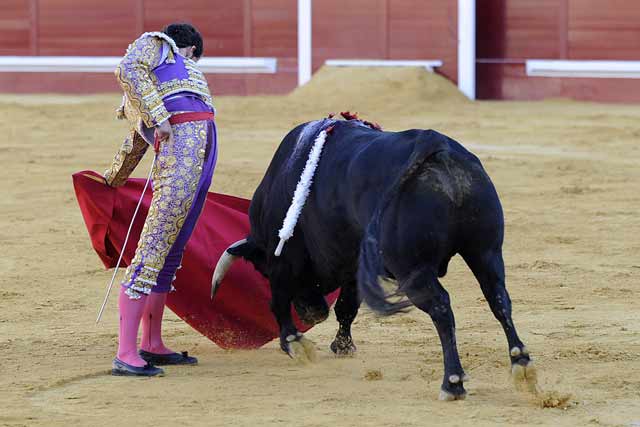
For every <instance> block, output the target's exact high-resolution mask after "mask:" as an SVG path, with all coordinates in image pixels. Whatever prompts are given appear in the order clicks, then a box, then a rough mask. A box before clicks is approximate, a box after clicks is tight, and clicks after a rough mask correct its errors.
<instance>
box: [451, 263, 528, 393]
mask: <svg viewBox="0 0 640 427" xmlns="http://www.w3.org/2000/svg"><path fill="white" fill-rule="evenodd" d="M463 258H464V260H465V261H466V263H467V265H468V266H469V268H471V271H473V274H474V275H475V276H476V279H478V282H479V283H480V288H481V289H482V293H483V294H484V297H485V299H486V300H487V302H488V303H489V307H490V308H491V311H492V312H493V315H494V316H495V317H496V319H498V321H499V322H500V324H501V325H502V329H504V333H505V335H506V336H507V342H508V344H509V357H510V358H511V373H512V375H513V379H514V381H515V383H516V387H518V388H520V389H525V390H529V391H535V390H536V384H537V378H536V371H535V368H534V366H533V363H532V361H531V357H530V356H529V351H528V350H527V348H526V347H525V345H524V344H523V343H522V341H520V338H519V337H518V333H517V332H516V327H515V325H514V324H513V320H512V318H511V299H510V298H509V293H508V292H507V288H506V286H505V274H504V261H503V259H502V251H501V250H495V251H487V252H485V253H481V254H477V255H476V254H474V255H468V254H466V255H463Z"/></svg>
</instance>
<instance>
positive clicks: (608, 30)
mask: <svg viewBox="0 0 640 427" xmlns="http://www.w3.org/2000/svg"><path fill="white" fill-rule="evenodd" d="M478 4H481V5H482V7H478V11H477V34H478V36H477V37H478V39H477V58H478V65H477V82H478V87H477V93H478V97H479V98H488V99H495V98H497V99H542V98H549V97H569V98H576V99H583V100H595V101H616V102H617V101H623V102H639V101H640V79H602V78H593V79H587V78H549V77H528V76H527V75H526V70H525V60H526V59H579V60H639V59H640V2H639V1H635V0H536V1H530V0H482V1H479V3H478Z"/></svg>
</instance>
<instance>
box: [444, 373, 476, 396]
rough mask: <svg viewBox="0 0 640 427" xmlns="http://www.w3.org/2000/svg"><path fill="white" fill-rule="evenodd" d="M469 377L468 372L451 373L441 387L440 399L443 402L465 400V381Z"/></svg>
mask: <svg viewBox="0 0 640 427" xmlns="http://www.w3.org/2000/svg"><path fill="white" fill-rule="evenodd" d="M468 380H469V377H468V376H467V375H466V374H462V376H460V375H449V378H446V379H445V380H444V382H443V383H442V387H441V388H440V395H439V396H438V399H439V400H442V401H443V402H453V401H454V400H464V399H465V398H466V397H467V392H466V390H465V389H464V385H463V382H464V381H468Z"/></svg>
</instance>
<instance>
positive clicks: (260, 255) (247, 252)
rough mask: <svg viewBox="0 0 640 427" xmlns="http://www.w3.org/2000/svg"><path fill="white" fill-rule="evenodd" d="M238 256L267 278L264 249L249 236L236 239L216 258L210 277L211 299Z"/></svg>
mask: <svg viewBox="0 0 640 427" xmlns="http://www.w3.org/2000/svg"><path fill="white" fill-rule="evenodd" d="M238 258H244V259H245V260H247V261H249V262H250V263H251V264H253V266H254V267H255V269H256V270H258V272H260V274H262V275H263V276H264V277H266V278H269V276H268V275H267V264H266V256H265V253H264V251H263V250H262V249H261V248H259V247H258V246H257V245H256V244H255V243H254V242H253V240H252V239H251V237H248V238H246V239H242V240H238V241H237V242H235V243H234V244H232V245H231V246H229V247H228V248H227V249H226V250H225V251H224V252H223V253H222V256H221V257H220V259H219V260H218V264H217V265H216V269H215V271H214V273H213V279H211V299H213V298H214V297H215V295H216V291H217V290H218V287H219V286H220V283H222V281H223V280H224V276H225V275H226V274H227V271H229V269H230V268H231V266H232V265H233V263H234V262H235V261H237V259H238Z"/></svg>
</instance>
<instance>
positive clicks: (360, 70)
mask: <svg viewBox="0 0 640 427" xmlns="http://www.w3.org/2000/svg"><path fill="white" fill-rule="evenodd" d="M288 98H289V100H291V101H293V102H295V103H296V104H299V105H302V106H305V107H314V108H324V109H328V110H330V111H334V110H335V111H344V110H351V111H360V112H364V111H365V110H366V111H389V110H391V109H393V110H394V111H398V110H400V111H407V110H414V111H415V110H416V109H420V110H424V109H433V108H437V107H441V106H442V105H443V104H444V105H447V104H460V103H466V102H468V101H467V98H466V97H465V96H464V95H463V94H462V93H461V92H460V91H459V90H458V88H457V87H456V86H455V85H454V84H453V83H452V82H451V81H449V80H447V79H446V78H444V77H442V76H440V75H438V74H435V73H432V72H429V71H426V70H425V69H424V68H420V67H332V66H324V67H322V68H321V69H320V70H318V72H317V73H315V74H314V75H313V78H312V79H311V80H310V81H309V82H308V83H307V84H306V85H304V86H301V87H299V88H298V89H296V90H294V91H293V92H292V93H291V94H290V95H289V96H288Z"/></svg>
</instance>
